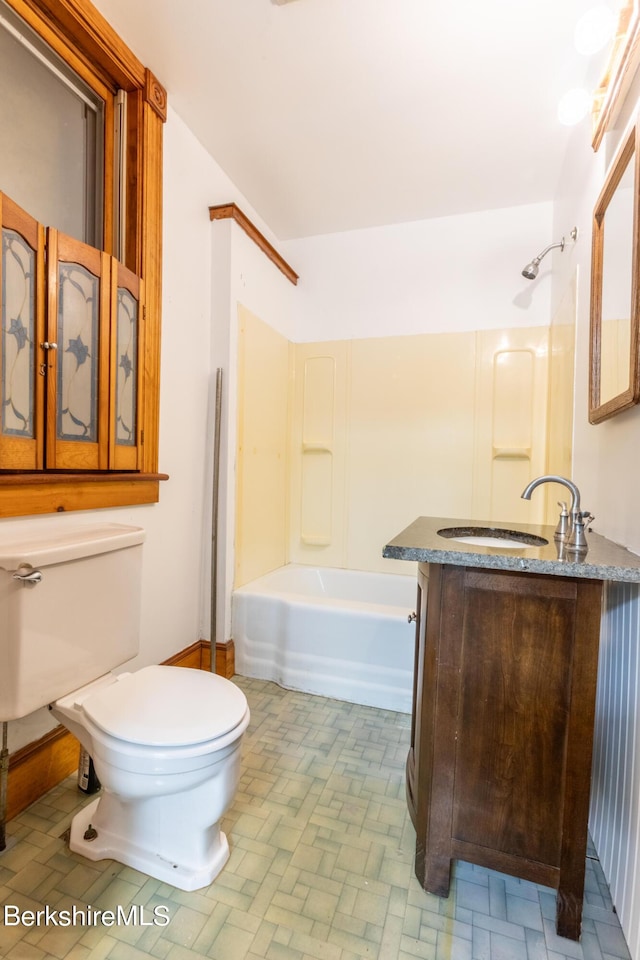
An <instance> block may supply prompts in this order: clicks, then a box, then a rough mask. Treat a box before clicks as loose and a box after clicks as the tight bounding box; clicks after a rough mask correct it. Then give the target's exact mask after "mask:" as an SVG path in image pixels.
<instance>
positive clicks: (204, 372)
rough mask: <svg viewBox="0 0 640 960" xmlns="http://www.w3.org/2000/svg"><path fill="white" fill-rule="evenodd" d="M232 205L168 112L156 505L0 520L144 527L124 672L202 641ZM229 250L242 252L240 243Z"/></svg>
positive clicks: (13, 741) (16, 742) (17, 733)
mask: <svg viewBox="0 0 640 960" xmlns="http://www.w3.org/2000/svg"><path fill="white" fill-rule="evenodd" d="M125 40H126V37H125ZM232 200H234V201H236V202H238V203H239V204H240V205H241V206H242V208H243V209H244V210H245V212H247V214H248V215H249V216H250V217H252V218H253V217H256V215H255V212H254V211H253V210H252V209H251V207H250V206H249V205H248V204H247V203H246V201H245V200H244V198H243V197H242V196H241V195H240V194H239V192H238V190H237V189H236V188H235V187H234V185H233V184H232V183H231V181H230V180H229V179H228V177H226V175H225V174H224V173H223V172H222V170H221V169H220V167H219V166H218V165H217V164H216V162H215V161H214V160H213V159H212V158H211V157H210V156H209V155H208V154H207V153H206V152H205V151H204V149H203V148H202V146H201V145H200V144H199V142H198V141H197V140H196V139H195V137H194V136H193V135H192V134H191V132H190V131H189V130H188V128H187V127H186V126H185V125H184V123H183V122H182V121H181V120H180V118H179V117H178V116H177V115H176V114H175V113H174V112H173V111H172V110H171V107H170V108H169V113H168V120H167V123H166V125H165V136H164V230H163V245H164V269H163V310H162V366H161V376H160V463H159V467H160V470H161V471H162V472H164V473H168V474H169V477H170V479H169V480H168V481H166V482H163V483H161V484H160V502H159V504H153V505H145V506H135V507H128V508H125V507H123V508H115V509H109V510H100V511H80V512H77V513H69V514H65V515H56V516H52V517H46V518H41V517H29V518H24V519H15V520H0V535H9V533H10V532H11V531H14V530H15V531H18V532H19V531H27V530H30V529H32V528H33V527H34V526H37V525H41V524H43V523H44V524H47V525H49V526H51V527H53V528H54V529H63V528H65V527H67V526H69V525H73V524H77V523H78V522H82V523H91V522H95V521H99V522H100V521H105V520H109V521H115V522H121V523H130V524H135V525H139V526H142V527H144V529H145V530H146V534H147V538H146V543H145V547H144V569H143V586H142V615H141V644H140V654H139V656H138V657H137V658H136V660H133V661H131V663H130V664H128V665H127V667H126V669H129V668H130V667H134V668H135V667H137V666H144V665H146V664H149V663H158V662H160V661H162V660H165V659H166V658H167V657H169V656H171V655H172V654H174V653H176V652H177V651H179V650H182V649H184V648H185V647H187V646H189V645H190V644H191V643H194V642H195V641H196V640H198V639H200V637H202V636H208V614H207V610H208V604H209V599H208V579H207V578H206V577H204V578H203V575H202V567H203V563H202V558H203V557H206V556H207V555H208V546H209V545H208V541H209V536H210V531H209V525H208V522H207V519H206V518H208V517H209V513H208V511H209V502H210V489H209V488H210V478H211V423H212V414H211V395H210V391H211V366H212V363H211V355H212V349H213V347H212V339H214V338H215V331H214V332H213V338H212V326H211V304H212V267H211V263H212V225H211V222H210V219H209V211H208V208H209V206H211V205H214V204H217V203H226V202H229V201H232ZM256 220H258V218H257V217H256ZM258 222H259V220H258ZM236 229H238V228H236ZM238 242H239V244H240V246H241V247H242V246H243V244H242V241H241V240H239V241H238ZM248 242H249V241H247V243H248ZM243 270H244V267H243V259H242V256H241V255H240V256H238V257H236V273H237V275H239V276H240V277H242V274H243ZM238 282H239V283H241V280H240V281H238ZM256 283H257V281H256ZM203 518H205V519H204V520H203ZM52 725H53V724H52V722H51V720H50V718H49V717H48V715H47V714H46V712H44V711H38V713H37V714H36V715H32V716H31V717H29V718H27V719H25V720H18V721H15V722H13V723H11V724H10V730H9V732H10V749H11V750H12V751H13V750H15V749H17V748H18V747H20V746H22V745H23V744H24V743H27V742H30V741H31V740H33V739H35V738H36V737H38V736H41V735H42V733H43V732H45V731H46V730H47V729H49V728H50V727H51V726H52Z"/></svg>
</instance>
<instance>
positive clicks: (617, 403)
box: [589, 117, 640, 423]
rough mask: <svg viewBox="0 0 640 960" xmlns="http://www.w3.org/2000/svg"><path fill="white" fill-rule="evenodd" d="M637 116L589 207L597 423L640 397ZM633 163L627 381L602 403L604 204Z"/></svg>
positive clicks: (592, 414) (593, 415) (592, 391)
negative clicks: (625, 384) (624, 385)
mask: <svg viewBox="0 0 640 960" xmlns="http://www.w3.org/2000/svg"><path fill="white" fill-rule="evenodd" d="M639 154H640V118H638V117H637V118H636V120H635V123H634V125H633V127H632V128H631V130H629V132H628V133H627V134H626V135H625V137H624V140H623V142H622V143H621V145H620V148H619V149H618V151H617V153H616V155H615V157H614V159H613V162H612V163H611V166H610V168H609V171H608V173H607V177H606V180H605V183H604V187H603V188H602V191H601V193H600V196H599V197H598V200H597V202H596V205H595V208H594V211H593V233H592V256H591V311H590V337H589V422H590V423H601V422H602V421H603V420H608V419H609V417H613V416H614V415H615V414H617V413H621V412H622V411H623V410H627V409H628V408H629V407H632V406H633V405H634V404H636V403H638V401H639V400H640V363H639V362H638V361H639V358H638V343H639V339H638V330H639V325H640V240H639V237H638V230H639V229H640V196H639V191H640V158H639ZM630 163H632V164H633V180H634V190H633V197H634V199H633V236H632V238H631V239H632V254H631V291H630V293H631V298H630V323H631V330H630V350H629V353H630V356H629V385H628V387H627V389H626V390H624V391H623V392H622V393H619V394H618V395H617V396H615V397H611V398H610V399H608V400H606V401H605V402H604V403H602V402H601V399H600V383H601V362H602V356H601V346H602V340H601V331H602V285H603V263H604V242H605V220H606V212H607V208H608V206H609V204H610V202H611V199H612V197H613V195H614V193H615V191H616V189H617V187H618V184H619V183H620V181H621V179H622V177H623V175H624V173H625V171H626V169H627V167H628V165H629V164H630Z"/></svg>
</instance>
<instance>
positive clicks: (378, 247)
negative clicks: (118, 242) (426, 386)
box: [280, 203, 573, 342]
mask: <svg viewBox="0 0 640 960" xmlns="http://www.w3.org/2000/svg"><path fill="white" fill-rule="evenodd" d="M552 218H553V205H552V204H551V203H538V204H530V205H527V206H523V207H511V208H509V209H504V210H489V211H485V212H482V213H472V214H465V215H460V216H453V217H442V218H439V219H435V220H423V221H419V222H414V223H403V224H396V225H394V226H387V227H375V228H371V229H367V230H354V231H350V232H349V233H335V234H328V235H325V236H320V237H310V238H308V239H303V240H290V241H288V242H286V243H282V244H280V250H281V251H282V253H283V255H284V257H285V258H286V259H287V260H289V261H290V262H291V263H292V264H293V265H294V268H295V269H296V270H297V271H298V272H299V273H300V298H299V303H298V308H297V315H296V328H295V337H294V339H295V340H296V341H298V342H309V341H311V342H313V341H318V340H348V339H358V338H363V337H382V336H390V335H392V336H398V335H402V334H421V333H441V332H442V333H446V332H450V333H455V332H460V331H466V330H486V329H501V328H504V327H511V326H523V327H532V326H537V325H548V324H549V317H550V302H551V299H550V297H551V269H552V263H553V261H554V260H555V259H556V257H557V256H558V254H555V253H554V254H553V256H552V255H551V254H549V255H548V256H547V257H546V258H545V260H543V262H542V266H541V268H540V275H539V277H538V279H537V280H536V282H535V284H534V283H532V282H531V281H530V280H525V279H524V277H523V276H522V274H521V271H522V268H523V267H524V265H525V264H526V263H529V261H530V260H531V259H532V258H533V257H534V256H536V255H537V254H538V253H540V251H541V250H542V249H543V248H544V247H546V246H547V245H548V244H549V243H551V242H552V241H553V240H554V239H555V238H554V237H553V229H552V227H553V224H552ZM569 229H570V227H569ZM562 256H565V257H567V259H571V258H572V256H573V253H572V251H571V250H567V251H566V252H565V254H563V255H562Z"/></svg>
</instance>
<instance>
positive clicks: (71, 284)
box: [46, 228, 111, 470]
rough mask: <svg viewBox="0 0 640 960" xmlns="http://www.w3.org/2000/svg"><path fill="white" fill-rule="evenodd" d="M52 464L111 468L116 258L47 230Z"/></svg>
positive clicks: (48, 459) (49, 456)
mask: <svg viewBox="0 0 640 960" xmlns="http://www.w3.org/2000/svg"><path fill="white" fill-rule="evenodd" d="M47 255H48V283H49V297H48V306H49V310H48V326H47V341H48V342H49V343H50V344H55V347H53V348H51V349H49V350H48V351H47V354H48V361H47V363H48V390H47V399H48V418H47V419H48V431H47V455H46V465H47V467H49V468H54V469H57V470H61V469H63V470H106V469H107V466H108V427H109V349H108V344H109V320H110V317H109V302H110V295H111V288H110V258H109V257H108V256H107V254H105V253H102V252H101V251H99V250H96V249H95V248H93V247H89V246H87V245H86V244H84V243H80V242H79V241H77V240H74V239H73V238H71V237H67V236H65V235H64V234H61V233H59V232H58V231H57V230H53V229H51V228H50V229H49V231H48V238H47Z"/></svg>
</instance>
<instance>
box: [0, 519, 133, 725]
mask: <svg viewBox="0 0 640 960" xmlns="http://www.w3.org/2000/svg"><path fill="white" fill-rule="evenodd" d="M143 540H144V530H143V529H142V528H140V527H131V526H126V525H124V524H117V523H100V524H93V525H89V524H85V525H82V526H81V525H80V524H78V525H77V526H74V527H70V528H68V529H62V530H60V529H55V528H52V527H51V525H49V526H48V527H43V528H42V529H41V530H40V531H38V529H37V528H31V530H30V532H29V533H27V534H25V536H24V537H21V538H20V539H18V538H15V539H14V538H12V539H11V542H9V540H8V539H7V540H5V541H3V540H2V538H1V537H0V721H4V720H15V719H16V718H18V717H24V716H26V715H27V714H28V713H32V712H33V711H34V710H37V709H38V708H39V707H43V706H45V705H46V704H48V703H51V702H52V701H53V700H56V699H57V698H58V697H62V696H64V695H65V694H68V693H71V692H72V691H73V690H75V689H77V688H78V687H81V686H82V685H83V684H85V683H88V682H89V681H91V680H94V679H96V678H97V677H100V676H102V675H103V674H105V673H108V672H109V671H110V670H111V669H113V668H114V667H117V666H119V665H120V664H121V663H125V662H126V661H127V660H130V659H131V658H132V657H134V656H135V655H136V654H137V652H138V646H139V631H140V580H141V573H142V542H143Z"/></svg>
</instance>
